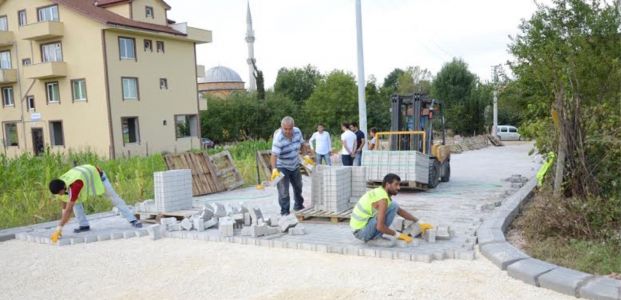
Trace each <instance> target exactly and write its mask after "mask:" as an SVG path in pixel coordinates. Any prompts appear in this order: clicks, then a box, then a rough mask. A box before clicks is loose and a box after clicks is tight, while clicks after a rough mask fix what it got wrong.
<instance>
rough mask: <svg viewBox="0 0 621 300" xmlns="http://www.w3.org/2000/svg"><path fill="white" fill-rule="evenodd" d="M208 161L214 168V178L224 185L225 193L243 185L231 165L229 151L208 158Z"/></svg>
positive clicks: (242, 181)
mask: <svg viewBox="0 0 621 300" xmlns="http://www.w3.org/2000/svg"><path fill="white" fill-rule="evenodd" d="M209 161H210V162H211V164H212V165H213V166H214V167H215V168H216V177H217V178H218V180H219V181H220V182H221V183H222V184H224V187H225V188H226V190H227V191H230V190H232V189H235V188H238V187H240V186H242V185H244V179H243V178H242V177H241V174H239V171H238V170H237V168H236V167H235V164H234V163H233V158H232V157H231V153H230V152H229V151H222V152H220V153H217V154H215V155H212V156H210V157H209Z"/></svg>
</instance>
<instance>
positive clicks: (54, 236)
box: [50, 226, 63, 244]
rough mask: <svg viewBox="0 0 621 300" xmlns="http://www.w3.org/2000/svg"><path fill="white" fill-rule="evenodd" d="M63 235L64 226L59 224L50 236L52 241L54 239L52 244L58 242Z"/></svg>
mask: <svg viewBox="0 0 621 300" xmlns="http://www.w3.org/2000/svg"><path fill="white" fill-rule="evenodd" d="M62 236H63V229H62V227H60V226H58V227H57V228H56V230H54V232H52V236H50V241H52V244H56V243H57V242H58V240H60V238H61V237H62Z"/></svg>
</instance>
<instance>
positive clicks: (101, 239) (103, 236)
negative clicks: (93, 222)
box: [97, 233, 110, 242]
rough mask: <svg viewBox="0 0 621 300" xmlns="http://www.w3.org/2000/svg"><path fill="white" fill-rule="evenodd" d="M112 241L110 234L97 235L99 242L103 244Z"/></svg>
mask: <svg viewBox="0 0 621 300" xmlns="http://www.w3.org/2000/svg"><path fill="white" fill-rule="evenodd" d="M107 240H110V233H102V234H98V235H97V241H100V242H103V241H107Z"/></svg>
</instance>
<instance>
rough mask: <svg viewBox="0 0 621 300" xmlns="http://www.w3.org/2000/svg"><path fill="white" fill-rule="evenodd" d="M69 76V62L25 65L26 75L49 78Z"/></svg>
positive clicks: (28, 76) (33, 77) (35, 77)
mask: <svg viewBox="0 0 621 300" xmlns="http://www.w3.org/2000/svg"><path fill="white" fill-rule="evenodd" d="M65 76H67V64H66V63H65V62H62V61H55V62H47V63H41V64H36V65H28V66H25V67H24V77H26V78H30V79H49V78H58V77H65Z"/></svg>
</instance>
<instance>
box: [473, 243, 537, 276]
mask: <svg viewBox="0 0 621 300" xmlns="http://www.w3.org/2000/svg"><path fill="white" fill-rule="evenodd" d="M480 250H481V254H483V256H485V257H487V259H489V260H490V261H491V262H492V263H494V264H495V265H496V266H498V267H499V268H500V269H502V270H505V269H506V268H507V266H508V265H510V264H512V263H514V262H516V261H518V260H522V259H526V258H530V257H529V256H528V255H526V254H524V253H522V251H520V250H518V249H516V248H515V247H513V246H512V245H511V244H509V243H507V242H501V243H491V244H485V245H482V246H481V247H480Z"/></svg>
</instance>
